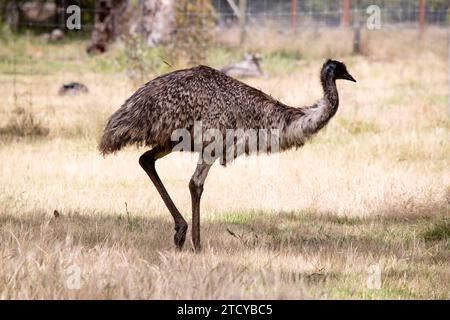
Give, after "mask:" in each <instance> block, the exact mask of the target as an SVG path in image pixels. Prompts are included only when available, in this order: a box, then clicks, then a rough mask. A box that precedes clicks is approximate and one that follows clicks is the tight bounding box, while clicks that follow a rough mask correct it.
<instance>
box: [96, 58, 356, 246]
mask: <svg viewBox="0 0 450 320" xmlns="http://www.w3.org/2000/svg"><path fill="white" fill-rule="evenodd" d="M337 79H345V80H349V81H353V82H356V80H355V79H354V78H353V77H352V76H351V75H350V73H349V72H348V71H347V68H346V66H345V64H344V63H342V62H339V61H336V60H330V59H328V60H327V61H326V62H325V63H324V64H323V66H322V69H321V72H320V81H321V84H322V87H323V92H324V95H323V97H322V98H321V99H320V100H318V101H317V102H316V103H314V104H313V105H311V106H306V107H300V108H297V107H290V106H287V105H285V104H283V103H282V102H280V101H277V100H275V99H274V98H272V97H271V96H269V95H267V94H265V93H264V92H262V91H260V90H258V89H256V88H253V87H251V86H249V85H246V84H245V83H243V82H240V81H238V80H236V79H233V78H231V77H229V76H227V75H225V74H224V73H222V72H220V71H218V70H215V69H213V68H210V67H207V66H197V67H193V68H190V69H184V70H177V71H174V72H171V73H168V74H164V75H162V76H159V77H157V78H155V79H153V80H151V81H150V82H148V83H146V84H145V85H144V86H142V87H141V88H140V89H138V90H137V91H136V92H135V93H134V94H133V95H132V96H131V97H130V98H128V99H127V100H126V101H125V103H124V104H123V105H122V106H121V107H120V108H119V109H118V110H117V111H116V112H115V113H114V114H113V115H112V116H111V117H110V118H109V120H108V123H107V125H106V128H105V130H104V133H103V137H102V139H101V141H100V144H99V149H100V152H101V153H102V154H103V155H104V156H105V155H106V154H109V153H115V152H116V151H118V150H120V149H122V148H123V147H124V146H126V145H130V144H137V145H145V146H147V147H151V149H150V150H149V151H147V152H145V153H144V154H142V155H141V156H140V158H139V164H140V165H141V167H142V168H143V169H144V171H145V172H146V173H147V175H148V176H149V178H150V180H151V181H152V182H153V184H154V185H155V187H156V189H157V191H158V192H159V194H160V196H161V198H162V200H163V201H164V203H165V205H166V207H167V208H168V209H169V211H170V213H171V215H172V217H173V219H174V222H175V235H174V242H175V246H176V248H178V249H182V247H183V244H184V242H185V240H186V232H187V229H188V224H187V222H186V220H185V219H184V218H183V216H182V215H181V213H180V212H179V211H178V209H177V207H176V206H175V204H174V203H173V201H172V199H171V198H170V196H169V194H168V193H167V190H166V189H165V187H164V185H163V183H162V182H161V179H160V178H159V176H158V173H157V172H156V169H155V162H156V160H158V159H161V158H162V157H164V156H165V155H167V154H169V153H171V152H172V151H173V148H174V146H175V145H176V141H173V139H172V133H173V132H174V131H175V130H176V129H185V130H187V131H188V132H190V133H191V135H190V137H192V136H193V134H192V133H193V131H194V123H195V122H197V121H201V122H202V130H206V129H210V128H215V129H218V130H219V131H220V132H221V133H222V134H223V137H224V138H225V135H226V134H225V132H226V130H227V129H244V130H245V129H277V130H279V131H278V132H279V140H280V141H279V146H280V148H279V151H283V150H287V149H290V148H294V147H301V146H302V145H303V144H304V143H305V142H306V140H307V139H308V138H309V137H311V136H312V135H314V134H315V133H316V132H318V131H319V130H320V129H321V128H323V127H324V126H325V125H326V124H327V123H328V121H329V120H330V119H331V118H332V117H333V116H334V115H335V114H336V111H337V110H338V106H339V96H338V91H337V88H336V80H337ZM190 143H191V145H194V144H195V141H194V139H192V141H190ZM202 148H205V145H204V144H203V143H202V144H201V149H200V157H199V162H198V164H197V166H196V169H195V172H194V174H193V175H192V178H191V180H190V182H189V190H190V194H191V201H192V243H193V246H194V250H195V251H199V250H200V198H201V195H202V193H203V185H204V182H205V179H206V177H207V175H208V171H209V169H210V168H211V165H212V163H211V162H209V163H206V162H204V161H201V157H202V156H201V155H202V153H201V150H203V149H202ZM270 151H271V150H270V148H269V149H268V151H267V152H270ZM237 156H239V154H235V155H234V157H237ZM219 158H221V155H220V154H216V155H215V158H214V159H219ZM221 160H222V161H223V160H224V159H223V158H221ZM229 161H231V159H227V162H229ZM222 164H224V163H222Z"/></svg>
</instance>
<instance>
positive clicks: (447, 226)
mask: <svg viewBox="0 0 450 320" xmlns="http://www.w3.org/2000/svg"><path fill="white" fill-rule="evenodd" d="M423 238H424V239H425V241H448V240H450V218H449V217H447V218H443V219H441V220H438V221H437V222H435V223H433V225H431V226H430V227H428V228H427V229H426V230H425V231H424V233H423Z"/></svg>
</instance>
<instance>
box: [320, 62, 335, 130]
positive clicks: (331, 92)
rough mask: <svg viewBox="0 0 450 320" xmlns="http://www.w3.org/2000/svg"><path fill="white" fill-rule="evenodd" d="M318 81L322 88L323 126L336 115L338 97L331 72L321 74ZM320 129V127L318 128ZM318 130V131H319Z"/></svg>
mask: <svg viewBox="0 0 450 320" xmlns="http://www.w3.org/2000/svg"><path fill="white" fill-rule="evenodd" d="M320 81H321V82H322V88H323V95H324V97H323V102H324V103H325V105H326V108H325V109H324V110H323V111H324V118H323V120H324V121H325V124H326V123H327V122H328V120H330V118H331V117H333V116H334V115H335V114H336V111H337V109H338V107H339V95H338V91H337V88H336V79H335V78H334V74H333V71H332V70H330V71H328V72H322V75H321V77H320ZM320 128H322V127H320ZM320 128H319V129H320Z"/></svg>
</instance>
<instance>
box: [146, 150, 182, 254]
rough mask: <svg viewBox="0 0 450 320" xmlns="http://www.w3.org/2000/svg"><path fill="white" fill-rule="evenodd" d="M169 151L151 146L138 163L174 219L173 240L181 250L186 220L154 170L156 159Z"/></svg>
mask: <svg viewBox="0 0 450 320" xmlns="http://www.w3.org/2000/svg"><path fill="white" fill-rule="evenodd" d="M169 153H170V151H167V150H164V149H161V148H158V147H156V148H153V149H152V150H150V151H147V152H145V153H144V154H143V155H142V156H141V157H140V158H139V164H140V165H141V167H142V168H143V169H144V170H145V172H146V173H147V175H148V176H149V177H150V179H151V180H152V182H153V184H154V185H155V187H156V190H158V192H159V194H160V195H161V198H162V199H163V201H164V203H165V205H166V207H167V209H169V211H170V213H171V215H172V217H173V219H174V221H175V236H174V242H175V245H176V247H177V249H179V250H181V248H183V244H184V241H185V240H186V232H187V228H188V225H187V223H186V220H184V218H183V216H182V215H181V213H180V211H178V209H177V207H176V206H175V204H174V203H173V201H172V199H171V198H170V196H169V194H168V193H167V190H166V188H165V187H164V185H163V183H162V182H161V179H160V178H159V176H158V173H157V172H156V169H155V162H156V160H158V159H160V158H162V157H164V156H165V155H167V154H169Z"/></svg>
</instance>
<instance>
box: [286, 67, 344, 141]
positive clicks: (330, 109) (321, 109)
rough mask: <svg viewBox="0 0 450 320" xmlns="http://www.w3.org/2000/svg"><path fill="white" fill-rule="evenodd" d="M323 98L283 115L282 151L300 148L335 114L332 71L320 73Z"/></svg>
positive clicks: (334, 85) (337, 100)
mask: <svg viewBox="0 0 450 320" xmlns="http://www.w3.org/2000/svg"><path fill="white" fill-rule="evenodd" d="M320 80H321V82H322V87H323V92H324V96H323V98H322V99H320V100H319V101H318V102H317V103H316V104H314V105H313V106H312V107H309V108H300V109H297V108H292V109H289V111H288V112H287V113H286V114H285V121H286V122H285V123H286V127H285V130H284V136H283V139H282V144H281V145H282V149H289V148H291V147H295V146H296V147H298V146H302V145H303V144H304V143H305V141H306V140H307V139H308V138H309V137H310V136H312V135H313V134H315V133H316V132H317V131H319V130H320V129H322V128H323V127H324V126H325V125H326V124H327V123H328V121H329V120H330V119H331V118H332V117H333V116H334V115H335V114H336V111H337V109H338V106H339V96H338V92H337V88H336V80H335V78H334V74H333V70H327V69H324V70H322V72H321V77H320Z"/></svg>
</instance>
